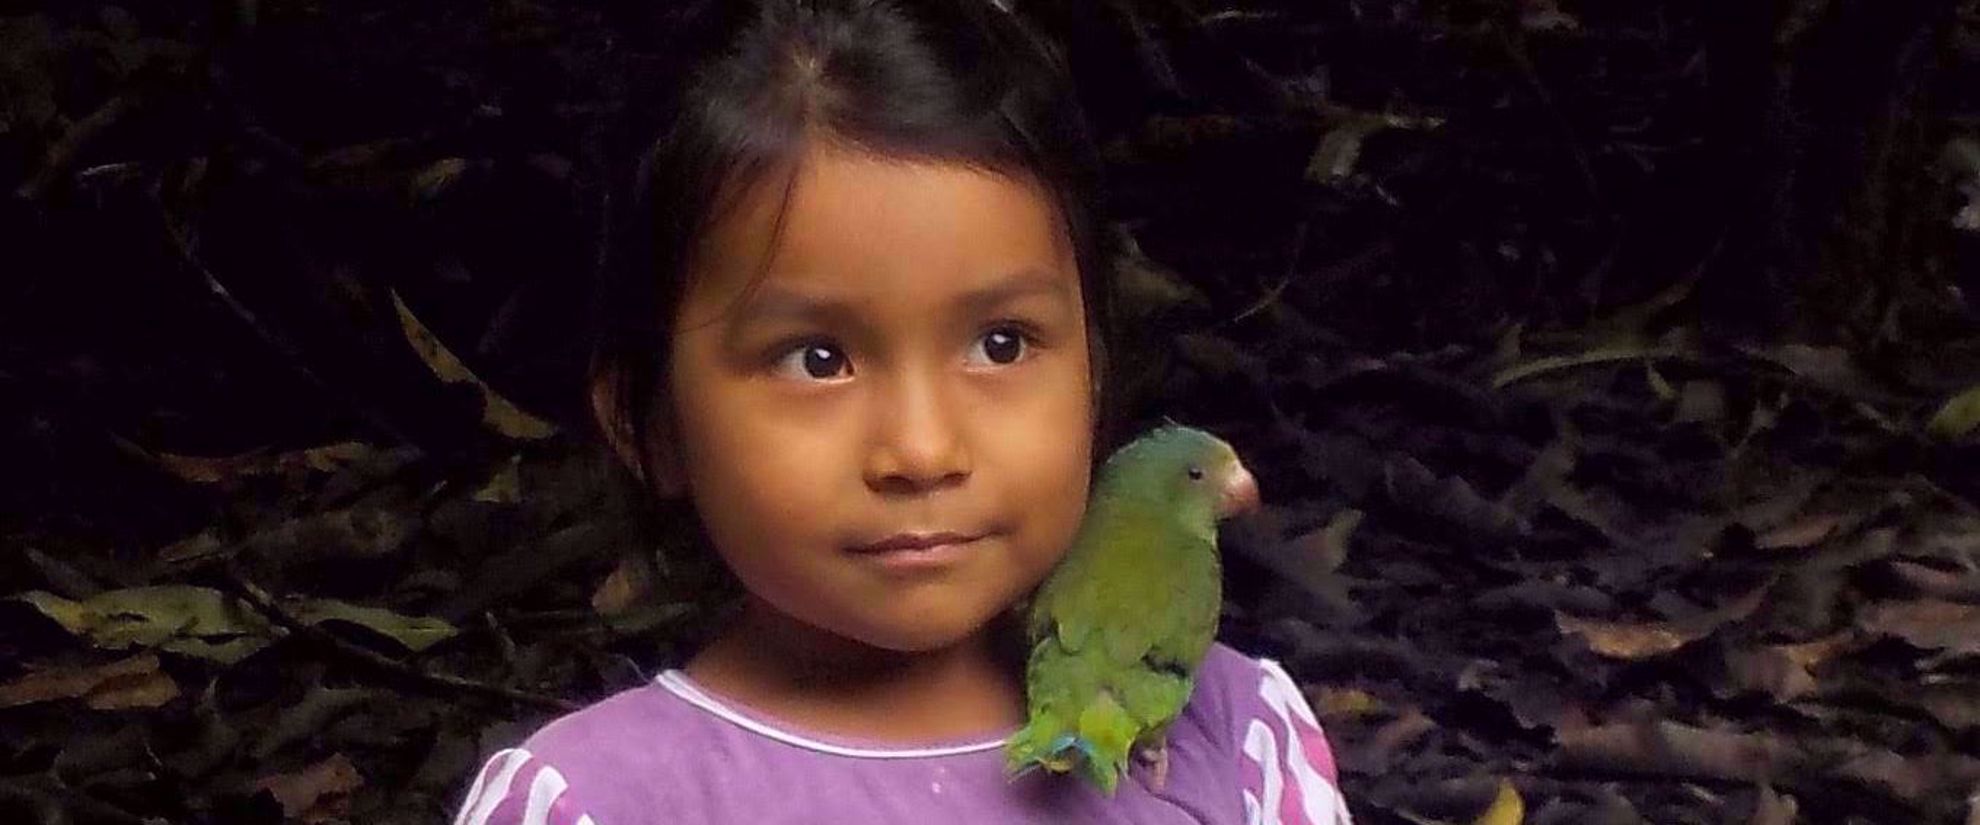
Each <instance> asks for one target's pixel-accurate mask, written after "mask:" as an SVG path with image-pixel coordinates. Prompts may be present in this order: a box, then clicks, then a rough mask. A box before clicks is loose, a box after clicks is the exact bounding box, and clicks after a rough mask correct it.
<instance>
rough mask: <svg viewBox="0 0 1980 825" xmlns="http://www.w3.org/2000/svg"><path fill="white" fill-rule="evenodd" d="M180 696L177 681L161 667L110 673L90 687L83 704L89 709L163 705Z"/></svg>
mask: <svg viewBox="0 0 1980 825" xmlns="http://www.w3.org/2000/svg"><path fill="white" fill-rule="evenodd" d="M177 698H179V683H178V682H175V681H173V680H172V677H171V676H170V675H168V674H166V673H165V672H164V671H162V670H158V669H156V668H153V669H152V670H149V671H145V672H143V673H127V674H121V675H117V676H112V677H110V678H108V679H105V680H103V682H102V683H101V684H98V685H97V686H96V687H94V688H92V689H91V690H90V691H89V695H87V696H85V697H83V704H84V705H86V706H88V707H89V708H91V709H92V710H129V709H131V708H156V707H163V706H164V705H165V703H166V702H170V701H172V700H173V699H177Z"/></svg>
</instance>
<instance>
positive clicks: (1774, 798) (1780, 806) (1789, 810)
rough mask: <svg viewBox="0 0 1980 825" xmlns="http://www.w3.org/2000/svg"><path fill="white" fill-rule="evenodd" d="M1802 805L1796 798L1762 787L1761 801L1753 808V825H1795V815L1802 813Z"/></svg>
mask: <svg viewBox="0 0 1980 825" xmlns="http://www.w3.org/2000/svg"><path fill="white" fill-rule="evenodd" d="M1800 808H1801V806H1800V804H1798V803H1796V802H1795V801H1794V797H1792V796H1788V795H1787V794H1782V793H1775V792H1774V789H1773V788H1772V787H1769V786H1766V785H1762V786H1760V800H1759V802H1758V803H1756V804H1755V805H1754V808H1753V822H1752V825H1794V817H1795V814H1797V813H1799V812H1800Z"/></svg>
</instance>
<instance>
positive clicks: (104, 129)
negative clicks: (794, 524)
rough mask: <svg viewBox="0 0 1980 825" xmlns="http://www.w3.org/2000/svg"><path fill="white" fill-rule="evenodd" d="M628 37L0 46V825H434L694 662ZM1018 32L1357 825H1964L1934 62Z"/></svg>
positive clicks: (346, 31)
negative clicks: (648, 401)
mask: <svg viewBox="0 0 1980 825" xmlns="http://www.w3.org/2000/svg"><path fill="white" fill-rule="evenodd" d="M651 5H652V4H651V3H645V2H629V1H628V0H608V1H607V2H572V1H571V0H477V2H465V1H464V0H430V2H421V3H387V2H376V1H375V0H351V1H350V2H344V3H334V4H333V3H319V2H313V0H210V2H186V1H185V0H181V2H162V0H128V1H127V2H124V3H121V4H110V3H99V2H85V1H83V0H76V1H75V2H63V3H35V2H21V1H20V0H0V240H4V241H5V243H4V244H0V330H3V332H0V409H4V410H5V414H4V415H0V466H4V468H5V472H6V483H5V485H4V489H0V536H4V539H3V540H0V821H4V822H10V823H11V822H24V823H98V822H101V823H144V822H173V823H179V822H186V823H217V822H264V821H266V822H276V821H282V820H285V819H286V820H291V821H296V820H299V821H305V822H335V821H357V822H381V823H402V822H403V823H411V822H432V821H439V820H442V819H444V818H447V817H450V816H451V814H452V810H453V806H454V805H455V804H457V802H458V800H459V798H460V796H461V794H462V793H463V792H464V790H465V783H466V781H467V779H468V776H469V773H470V772H471V771H472V770H473V768H474V767H476V766H477V765H478V764H479V761H480V759H481V758H482V757H484V756H485V755H487V754H488V753H490V752H492V751H493V750H495V749H498V748H500V747H503V746H505V745H508V744H510V743H512V742H514V741H516V740H518V739H519V738H520V737H521V736H522V735H524V734H526V733H527V732H528V731H530V730H531V729H533V728H534V727H535V726H536V725H538V724H540V723H541V722H543V721H544V720H545V719H547V718H549V717H550V716H552V715H554V714H556V713H558V712H560V710H561V709H563V708H568V707H573V706H575V705H576V704H581V703H584V702H588V701H591V700H594V699H596V698H600V697H602V696H604V695H606V694H608V693H610V692H613V691H616V690H619V689H623V688H625V687H628V686H631V685H635V684H638V683H639V682H641V681H643V680H645V679H647V678H649V677H650V676H651V675H652V674H653V673H654V671H655V669H656V668H659V667H663V666H666V665H669V664H672V663H675V662H676V661H677V660H678V658H679V657H680V656H681V655H682V653H683V652H684V650H685V649H687V646H688V645H690V644H691V643H692V640H693V639H694V638H695V634H696V633H697V632H698V630H697V628H699V627H701V626H702V625H703V624H704V623H705V621H706V620H707V618H708V615H709V610H710V607H709V605H707V604H705V603H704V602H705V601H706V600H705V599H702V598H700V595H701V594H702V593H703V592H704V591H705V590H706V588H707V585H708V582H709V575H710V574H709V572H708V571H707V570H705V569H702V568H698V567H696V566H695V565H693V564H690V563H687V562H686V561H685V560H684V558H685V554H683V553H681V552H680V547H679V545H680V544H681V541H680V539H679V536H680V534H681V533H680V530H679V525H678V523H677V520H670V519H669V518H667V517H666V516H665V515H664V514H655V513H651V512H647V510H646V509H645V508H642V507H640V506H636V504H634V503H630V502H629V501H628V500H627V498H626V495H625V493H624V487H623V482H624V479H623V478H622V477H621V476H620V475H618V474H617V473H616V471H615V470H614V469H613V468H611V467H610V466H609V465H608V464H606V463H605V462H604V461H603V459H602V457H601V455H600V452H599V451H598V450H597V449H596V447H595V446H594V445H593V444H591V443H590V441H589V440H588V439H587V437H586V436H585V425H584V423H583V420H582V416H581V415H580V411H579V408H578V404H579V402H580V399H581V395H580V393H579V391H578V386H579V383H578V382H579V380H580V379H581V377H582V369H583V357H584V353H585V341H584V340H583V337H582V334H581V333H582V330H581V324H582V320H583V318H582V310H583V306H584V299H585V292H586V289H587V286H588V284H589V283H590V280H591V277H592V273H593V270H594V266H595V262H596V260H597V256H598V248H599V242H600V226H601V223H602V222H601V215H602V214H603V210H604V208H605V205H606V204H607V202H608V199H609V197H610V196H611V195H612V194H613V193H614V191H615V190H616V189H617V188H618V187H620V186H622V185H623V182H624V180H625V174H626V172H625V168H624V165H623V160H624V158H625V156H626V152H627V149H628V147H629V146H632V145H635V144H636V143H637V141H638V140H639V138H640V135H638V134H637V133H636V130H634V129H632V128H630V127H629V126H628V125H627V124H630V123H636V122H640V121H641V120H642V119H647V120H649V121H650V119H651V118H653V117H656V116H659V115H662V114H664V113H654V112H649V111H644V110H642V109H641V104H642V101H643V100H644V99H646V98H647V95H645V94H644V93H643V90H648V89H652V88H654V84H658V83H664V82H667V78H665V77H658V76H655V74H654V71H653V70H652V66H653V65H654V63H655V61H654V55H653V54H652V49H653V48H655V47H654V42H655V38H654V37H653V34H654V33H653V32H652V31H651V30H650V29H648V28H645V25H646V23H645V22H644V21H646V20H648V19H649V17H650V12H651ZM1019 5H1020V6H1021V7H1022V8H1023V10H1024V11H1025V12H1026V13H1027V14H1028V15H1030V16H1032V17H1033V18H1034V19H1035V20H1037V21H1039V23H1040V25H1042V26H1044V27H1046V28H1048V29H1050V30H1051V31H1052V32H1053V33H1054V34H1056V35H1057V36H1059V37H1062V38H1063V39H1065V41H1066V42H1068V43H1069V44H1070V46H1071V54H1072V57H1073V62H1074V68H1075V71H1076V72H1077V74H1078V75H1079V78H1078V79H1079V82H1080V85H1081V89H1082V93H1083V95H1084V97H1085V100H1086V103H1087V106H1088V107H1089V110H1090V112H1091V115H1092V117H1093V120H1094V124H1095V127H1096V129H1097V130H1098V132H1099V135H1100V137H1101V139H1102V142H1103V145H1104V147H1105V151H1106V157H1107V162H1108V173H1109V177H1110V184H1111V187H1112V191H1113V195H1114V203H1113V204H1112V208H1113V213H1114V217H1115V218H1116V219H1117V220H1118V222H1119V223H1118V225H1117V227H1116V230H1117V231H1118V232H1120V233H1122V234H1123V236H1124V237H1125V238H1127V239H1129V240H1131V241H1133V243H1132V244H1131V245H1130V246H1131V248H1132V250H1133V252H1132V255H1130V258H1129V260H1128V261H1127V262H1126V263H1127V266H1126V275H1125V281H1124V283H1123V288H1124V290H1125V291H1126V293H1127V298H1128V308H1129V313H1130V317H1131V319H1132V320H1133V324H1132V326H1133V328H1134V329H1135V330H1137V331H1139V332H1140V333H1141V334H1142V337H1143V339H1144V340H1143V341H1142V346H1141V349H1140V350H1138V355H1137V356H1136V357H1135V358H1134V359H1132V360H1131V363H1130V365H1129V371H1130V373H1131V375H1132V377H1133V380H1134V386H1135V391H1136V399H1137V401H1136V407H1135V415H1136V417H1137V420H1138V421H1141V422H1148V421H1153V420H1156V419H1158V418H1159V417H1160V416H1163V415H1168V416H1172V417H1174V418H1177V419H1179V420H1182V421H1185V422H1187V423H1191V424H1195V425H1198V426H1203V427H1207V428H1209V429H1213V430H1216V431H1217V432H1219V433H1221V434H1223V435H1225V436H1227V437H1229V438H1230V439H1231V440H1232V441H1233V442H1234V443H1235V444H1236V445H1237V446H1238V447H1239V450H1240V451H1241V452H1242V453H1244V454H1245V455H1246V456H1247V459H1248V461H1249V462H1250V463H1251V465H1252V467H1253V468H1254V471H1255V472H1257V473H1258V476H1259V479H1260V482H1261V486H1262V487H1263V489H1264V490H1265V499H1266V502H1267V505H1268V506H1267V507H1266V508H1265V509H1264V511H1263V512H1262V513H1261V514H1259V515H1258V516H1256V517H1253V518H1249V519H1247V520H1244V521H1242V522H1239V523H1235V524H1231V525H1228V529H1227V530H1226V531H1225V534H1224V541H1223V546H1224V549H1225V554H1226V567H1227V573H1228V593H1229V599H1228V603H1229V604H1228V609H1227V615H1226V623H1225V628H1224V634H1223V637H1224V639H1225V640H1226V641H1229V642H1230V643H1232V644H1233V645H1235V646H1237V647H1239V648H1240V649H1243V650H1246V651H1247V652H1251V653H1255V654H1259V655H1267V656H1272V657H1274V658H1278V659H1280V660H1282V661H1284V662H1285V663H1286V665H1287V667H1288V669H1289V670H1290V671H1291V672H1292V673H1293V674H1294V675H1295V676H1296V677H1298V678H1299V679H1300V681H1301V682H1302V684H1303V685H1304V686H1305V687H1306V689H1307V695H1308V698H1309V700H1310V701H1311V703H1312V704H1313V705H1314V707H1315V708H1316V709H1317V710H1318V711H1319V713H1320V714H1321V716H1322V717H1323V722H1324V723H1325V724H1326V726H1327V728H1328V730H1329V732H1330V735H1331V736H1332V738H1333V740H1334V743H1335V746H1336V748H1337V750H1338V755H1339V757H1340V761H1341V765H1342V770H1343V785H1344V787H1345V789H1346V792H1347V794H1348V797H1349V799H1350V801H1351V802H1352V804H1353V807H1354V810H1355V813H1356V816H1357V819H1358V820H1359V821H1361V822H1365V823H1378V825H1379V824H1380V823H1403V822H1411V823H1420V822H1478V823H1483V825H1505V824H1506V823H1518V822H1521V821H1531V822H1535V823H1568V822H1573V823H1583V822H1595V823H1629V822H1658V823H1671V822H1684V823H1691V822H1700V823H1703V822H1753V823H1787V822H1797V821H1799V822H1812V823H1868V822H1879V823H1882V822H1890V823H1912V822H1949V823H1962V822H1963V823H1968V825H1973V824H1974V823H1980V796H1976V794H1980V511H1976V505H1980V463H1977V462H1980V437H1977V436H1976V431H1980V323H1976V316H1975V313H1976V304H1975V302H1976V301H1980V2H1975V0H1764V1H1759V2H1721V1H1720V0H1663V1H1662V2H1651V1H1650V0H1641V1H1639V2H1624V3H1588V4H1583V3H1578V2H1573V0H1232V2H1230V3H1228V4H1212V3H1209V2H1204V0H1035V1H1031V2H1026V1H1024V0H1021V1H1020V2H1019ZM656 746H657V747H664V743H656Z"/></svg>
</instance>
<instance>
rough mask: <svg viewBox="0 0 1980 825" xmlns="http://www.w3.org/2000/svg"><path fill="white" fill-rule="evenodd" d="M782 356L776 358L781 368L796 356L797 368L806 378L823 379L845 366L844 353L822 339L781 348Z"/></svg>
mask: <svg viewBox="0 0 1980 825" xmlns="http://www.w3.org/2000/svg"><path fill="white" fill-rule="evenodd" d="M783 353H784V354H783V357H782V358H779V359H778V360H777V367H778V368H779V369H780V370H781V368H783V367H784V365H786V364H789V363H790V362H791V360H792V356H796V360H797V368H798V369H799V370H800V371H801V372H802V374H803V375H805V376H806V377H808V378H812V379H825V378H830V377H832V376H833V375H836V374H838V372H839V370H841V369H844V368H845V367H846V366H847V363H846V355H845V353H843V352H840V351H839V348H838V347H835V346H833V345H831V344H829V343H825V342H822V341H811V342H806V343H805V344H804V345H802V346H795V345H794V346H792V347H790V348H788V349H785V350H783Z"/></svg>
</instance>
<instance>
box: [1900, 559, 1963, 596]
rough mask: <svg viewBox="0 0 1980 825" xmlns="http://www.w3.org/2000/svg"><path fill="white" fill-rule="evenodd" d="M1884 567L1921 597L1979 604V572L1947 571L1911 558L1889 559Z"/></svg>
mask: <svg viewBox="0 0 1980 825" xmlns="http://www.w3.org/2000/svg"><path fill="white" fill-rule="evenodd" d="M1884 564H1885V567H1886V569H1888V570H1890V571H1891V575H1892V576H1895V577H1896V578H1897V580H1898V581H1900V582H1903V583H1904V585H1905V586H1906V587H1908V588H1910V589H1911V591H1912V592H1913V593H1916V594H1918V595H1921V596H1932V597H1935V598H1940V599H1948V600H1951V601H1956V602H1980V570H1963V571H1962V570H1946V569H1943V568H1939V567H1934V566H1932V565H1929V564H1923V563H1920V562H1916V561H1912V560H1910V559H1890V560H1888V561H1886V562H1885V563H1884Z"/></svg>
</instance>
